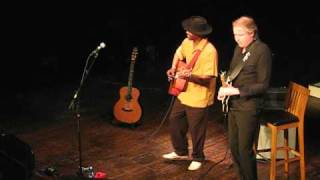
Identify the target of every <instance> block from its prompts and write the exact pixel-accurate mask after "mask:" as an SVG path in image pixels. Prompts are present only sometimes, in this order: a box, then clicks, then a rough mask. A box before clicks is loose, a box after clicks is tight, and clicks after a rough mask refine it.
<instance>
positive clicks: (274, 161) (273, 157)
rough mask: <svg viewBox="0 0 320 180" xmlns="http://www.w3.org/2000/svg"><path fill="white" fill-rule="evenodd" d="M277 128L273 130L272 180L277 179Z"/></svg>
mask: <svg viewBox="0 0 320 180" xmlns="http://www.w3.org/2000/svg"><path fill="white" fill-rule="evenodd" d="M277 135H278V132H277V128H276V127H272V128H271V166H270V180H275V179H276V174H277V173H276V163H277V162H276V158H277Z"/></svg>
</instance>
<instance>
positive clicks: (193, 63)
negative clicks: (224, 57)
mask: <svg viewBox="0 0 320 180" xmlns="http://www.w3.org/2000/svg"><path fill="white" fill-rule="evenodd" d="M203 41H205V42H204V44H203V46H202V47H201V48H198V49H197V50H196V52H195V54H194V55H193V57H192V60H191V61H190V63H189V64H187V66H186V68H187V69H192V68H193V66H194V65H195V64H196V61H197V60H198V57H199V56H200V53H201V51H202V50H203V49H204V48H205V47H206V45H207V44H208V40H207V39H204V40H203ZM178 62H179V61H177V62H176V65H175V66H176V67H177V64H178Z"/></svg>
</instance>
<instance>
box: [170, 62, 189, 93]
mask: <svg viewBox="0 0 320 180" xmlns="http://www.w3.org/2000/svg"><path fill="white" fill-rule="evenodd" d="M186 68H187V64H186V63H185V62H184V61H182V60H179V61H178V63H177V68H176V71H175V74H177V72H182V71H184V70H186ZM187 85H188V81H187V79H181V78H179V77H178V76H177V75H175V77H174V78H173V79H172V80H171V81H170V86H169V90H168V93H169V94H171V95H174V96H178V95H179V94H180V93H181V92H184V91H185V90H186V89H187Z"/></svg>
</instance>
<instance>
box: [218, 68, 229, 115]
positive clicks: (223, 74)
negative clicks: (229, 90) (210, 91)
mask: <svg viewBox="0 0 320 180" xmlns="http://www.w3.org/2000/svg"><path fill="white" fill-rule="evenodd" d="M220 80H221V85H222V87H228V86H229V85H230V84H231V80H230V77H229V76H226V72H225V71H222V72H221V73H220ZM229 99H230V96H225V97H224V98H223V100H222V101H221V102H222V112H224V113H228V112H229Z"/></svg>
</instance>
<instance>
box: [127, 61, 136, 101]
mask: <svg viewBox="0 0 320 180" xmlns="http://www.w3.org/2000/svg"><path fill="white" fill-rule="evenodd" d="M134 64H135V61H131V64H130V71H129V77H128V95H130V94H131V91H132V81H133V74H134Z"/></svg>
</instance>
